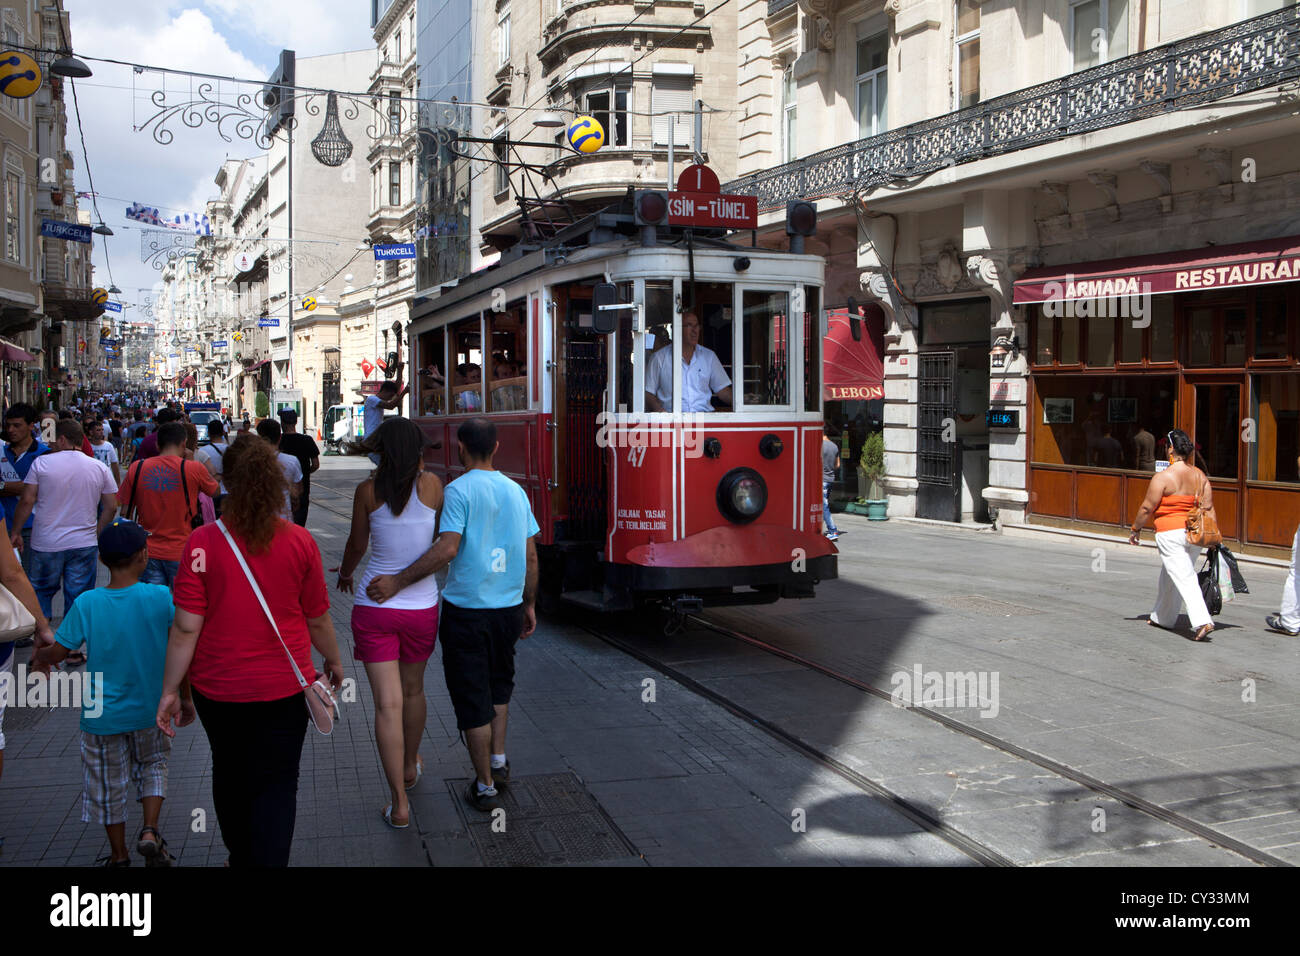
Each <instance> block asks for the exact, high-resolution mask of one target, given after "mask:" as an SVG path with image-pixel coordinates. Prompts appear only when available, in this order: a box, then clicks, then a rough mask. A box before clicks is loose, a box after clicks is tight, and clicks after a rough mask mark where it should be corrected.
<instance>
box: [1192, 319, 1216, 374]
mask: <svg viewBox="0 0 1300 956" xmlns="http://www.w3.org/2000/svg"><path fill="white" fill-rule="evenodd" d="M1213 362H1214V310H1213V309H1189V310H1188V312H1187V364H1188V365H1211V364H1213Z"/></svg>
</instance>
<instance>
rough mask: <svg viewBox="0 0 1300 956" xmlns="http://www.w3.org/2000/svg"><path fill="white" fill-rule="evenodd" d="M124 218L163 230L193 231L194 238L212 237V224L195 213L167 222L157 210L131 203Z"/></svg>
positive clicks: (205, 217)
mask: <svg viewBox="0 0 1300 956" xmlns="http://www.w3.org/2000/svg"><path fill="white" fill-rule="evenodd" d="M126 218H127V219H134V220H135V221H136V222H143V223H147V224H148V225H150V226H158V227H160V228H164V229H177V230H181V231H185V232H189V231H193V233H194V235H196V236H210V235H212V224H211V223H210V222H209V221H208V217H207V216H206V215H202V214H200V213H197V212H196V213H188V212H187V213H185V214H184V215H183V216H175V217H173V218H172V219H171V220H167V219H164V218H163V217H162V216H160V215H158V210H157V208H155V207H153V206H145V205H142V204H141V203H138V202H133V203H131V205H129V206H127V207H126Z"/></svg>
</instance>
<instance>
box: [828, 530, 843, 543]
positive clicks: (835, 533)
mask: <svg viewBox="0 0 1300 956" xmlns="http://www.w3.org/2000/svg"><path fill="white" fill-rule="evenodd" d="M839 536H840V533H839V532H838V531H827V532H826V540H827V541H835V540H836V539H838V538H839Z"/></svg>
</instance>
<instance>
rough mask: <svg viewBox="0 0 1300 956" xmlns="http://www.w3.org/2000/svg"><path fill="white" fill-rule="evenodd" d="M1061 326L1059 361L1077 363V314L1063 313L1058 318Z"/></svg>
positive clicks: (1070, 363) (1064, 363) (1065, 363)
mask: <svg viewBox="0 0 1300 956" xmlns="http://www.w3.org/2000/svg"><path fill="white" fill-rule="evenodd" d="M1057 321H1058V322H1059V323H1060V326H1061V333H1060V337H1059V343H1060V344H1059V345H1058V346H1057V347H1058V348H1059V349H1060V350H1061V351H1060V359H1059V361H1060V363H1061V364H1062V365H1078V364H1079V319H1078V317H1077V316H1072V315H1063V316H1061V317H1060V318H1059V319H1058V320H1057Z"/></svg>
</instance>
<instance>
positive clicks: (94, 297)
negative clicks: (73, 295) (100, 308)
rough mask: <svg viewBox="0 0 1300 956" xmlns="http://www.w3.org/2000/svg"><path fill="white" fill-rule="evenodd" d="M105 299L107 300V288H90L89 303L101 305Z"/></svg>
mask: <svg viewBox="0 0 1300 956" xmlns="http://www.w3.org/2000/svg"><path fill="white" fill-rule="evenodd" d="M107 301H108V290H107V289H91V290H90V304H91V305H103V304H104V303H105V302H107Z"/></svg>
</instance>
